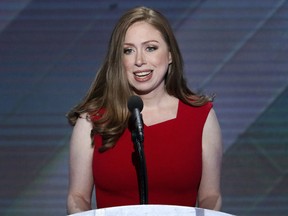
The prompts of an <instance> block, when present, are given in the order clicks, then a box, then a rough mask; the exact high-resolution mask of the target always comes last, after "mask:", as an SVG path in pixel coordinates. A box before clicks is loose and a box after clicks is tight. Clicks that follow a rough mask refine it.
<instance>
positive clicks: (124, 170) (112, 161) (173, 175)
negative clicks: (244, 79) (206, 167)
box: [93, 101, 212, 208]
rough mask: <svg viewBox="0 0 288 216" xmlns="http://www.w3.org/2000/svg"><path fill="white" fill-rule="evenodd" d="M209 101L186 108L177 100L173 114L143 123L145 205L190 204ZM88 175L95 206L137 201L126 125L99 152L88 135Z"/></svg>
mask: <svg viewBox="0 0 288 216" xmlns="http://www.w3.org/2000/svg"><path fill="white" fill-rule="evenodd" d="M211 108H212V103H207V104H206V105H204V106H201V107H192V106H188V105H186V104H184V103H183V102H181V101H179V104H178V111H177V117H176V118H175V119H171V120H168V121H165V122H161V123H158V124H155V125H152V126H146V125H145V124H144V143H143V146H144V153H145V160H146V168H147V178H148V180H147V181H148V204H167V205H181V206H191V207H193V206H195V205H196V200H197V193H198V188H199V184H200V180H201V174H202V131H203V127H204V124H205V121H206V119H207V116H208V113H209V111H210V109H211ZM94 144H95V147H94V155H93V176H94V184H95V189H96V190H95V192H96V202H97V208H106V207H113V206H123V205H138V204H140V203H139V189H138V179H137V173H136V169H135V166H134V164H133V157H132V155H133V152H134V151H135V150H134V144H133V142H132V139H131V132H130V131H129V130H128V129H126V130H125V132H124V134H123V135H122V137H121V138H120V139H119V141H118V142H117V144H116V146H115V147H114V148H112V149H109V150H107V151H106V152H104V153H100V152H99V151H98V148H99V147H100V146H101V145H102V143H101V137H100V136H99V135H98V136H97V135H96V136H95V137H94Z"/></svg>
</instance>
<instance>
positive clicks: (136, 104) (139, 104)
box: [127, 95, 143, 112]
mask: <svg viewBox="0 0 288 216" xmlns="http://www.w3.org/2000/svg"><path fill="white" fill-rule="evenodd" d="M127 105H128V109H129V111H130V112H133V110H134V109H138V110H139V112H141V111H142V109H143V101H142V99H141V98H140V97H139V96H136V95H132V96H131V97H130V98H129V99H128V103H127Z"/></svg>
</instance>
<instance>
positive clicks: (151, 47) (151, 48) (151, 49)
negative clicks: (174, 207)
mask: <svg viewBox="0 0 288 216" xmlns="http://www.w3.org/2000/svg"><path fill="white" fill-rule="evenodd" d="M157 49H158V47H156V46H148V47H147V48H146V50H147V51H148V52H153V51H155V50H157Z"/></svg>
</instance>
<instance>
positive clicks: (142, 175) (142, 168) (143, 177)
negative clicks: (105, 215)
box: [132, 130, 148, 204]
mask: <svg viewBox="0 0 288 216" xmlns="http://www.w3.org/2000/svg"><path fill="white" fill-rule="evenodd" d="M132 140H133V143H134V148H135V153H136V154H137V156H138V157H137V158H138V160H139V163H136V164H139V167H138V168H139V169H138V181H139V192H140V204H148V183H147V169H146V160H145V154H144V150H143V140H141V138H139V137H138V135H137V132H136V130H133V131H132Z"/></svg>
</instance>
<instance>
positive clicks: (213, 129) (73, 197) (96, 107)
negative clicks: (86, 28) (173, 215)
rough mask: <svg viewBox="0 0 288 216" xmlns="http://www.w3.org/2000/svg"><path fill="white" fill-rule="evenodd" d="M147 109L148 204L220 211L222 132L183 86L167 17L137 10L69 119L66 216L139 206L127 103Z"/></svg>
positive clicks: (208, 108) (119, 29)
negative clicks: (132, 98)
mask: <svg viewBox="0 0 288 216" xmlns="http://www.w3.org/2000/svg"><path fill="white" fill-rule="evenodd" d="M132 95H138V96H140V97H141V99H142V100H143V103H144V107H143V111H142V116H143V122H144V134H145V139H144V151H145V155H146V163H147V175H148V197H149V198H148V200H149V204H171V205H184V206H196V205H198V206H199V207H201V208H208V209H214V210H219V209H220V207H221V193H220V167H221V157H222V143H221V132H220V127H219V124H218V121H217V117H216V115H215V112H214V110H213V108H212V103H211V102H209V99H208V98H207V97H205V96H199V95H197V94H195V93H193V92H192V91H190V90H189V88H188V87H187V85H186V82H185V79H184V77H183V64H182V57H181V54H180V51H179V48H178V45H177V41H176V39H175V36H174V34H173V32H172V30H171V27H170V25H169V23H168V22H167V20H166V19H165V17H163V15H162V14H161V13H159V12H157V11H155V10H152V9H149V8H146V7H137V8H134V9H131V10H129V11H128V12H126V13H125V14H124V15H123V16H122V17H121V18H120V20H119V22H118V23H117V24H116V26H115V28H114V30H113V33H112V35H111V39H110V43H109V50H108V53H107V56H106V58H105V60H104V63H103V65H102V67H101V68H100V69H99V71H98V73H97V75H96V79H95V80H94V81H93V83H92V85H91V87H90V90H89V92H88V93H87V95H86V97H85V98H84V100H83V101H82V102H81V103H80V104H78V105H77V106H76V107H75V108H74V109H72V110H71V111H70V112H69V114H68V119H69V120H70V123H71V124H72V125H73V126H74V129H73V132H72V137H71V141H70V177H69V182H70V184H69V192H68V198H67V211H68V213H75V212H80V211H86V210H89V209H91V195H92V191H93V187H94V185H95V189H96V203H97V207H98V208H103V207H111V206H121V205H133V204H139V191H138V184H137V174H136V170H135V166H134V163H133V160H132V159H131V155H132V154H133V151H134V149H133V143H132V141H131V133H130V131H129V130H128V119H129V116H130V113H129V110H128V108H127V101H128V98H129V97H130V96H132Z"/></svg>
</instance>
